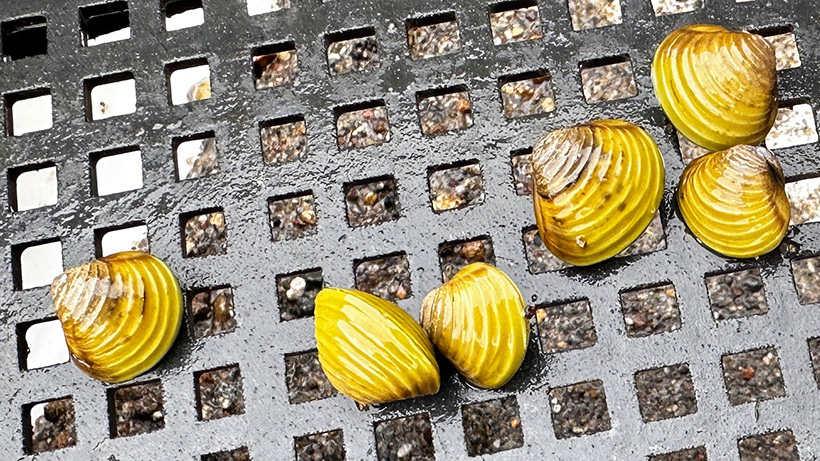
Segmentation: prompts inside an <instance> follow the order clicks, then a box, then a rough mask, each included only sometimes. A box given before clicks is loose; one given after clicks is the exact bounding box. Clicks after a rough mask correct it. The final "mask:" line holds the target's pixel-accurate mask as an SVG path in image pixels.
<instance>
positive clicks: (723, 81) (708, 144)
mask: <svg viewBox="0 0 820 461" xmlns="http://www.w3.org/2000/svg"><path fill="white" fill-rule="evenodd" d="M776 71H777V61H776V59H775V53H774V50H773V49H772V47H771V46H769V44H768V42H766V39H764V38H763V37H761V36H759V35H756V34H752V33H750V32H743V31H734V30H728V29H725V28H723V27H720V26H714V25H706V24H698V25H690V26H684V27H682V28H680V29H678V30H676V31H674V32H672V33H671V34H669V35H668V36H667V37H666V38H665V39H664V41H663V42H662V43H661V44H660V46H659V47H658V49H657V51H655V58H654V59H653V61H652V83H653V85H654V87H655V94H656V95H657V97H658V100H659V101H660V103H661V107H663V110H664V112H665V113H666V116H667V117H669V120H670V121H671V122H672V124H673V125H675V128H677V130H678V131H680V132H681V134H683V135H684V136H686V138H688V139H689V140H690V141H692V142H694V143H695V144H697V145H699V146H701V147H705V148H706V149H709V150H710V151H716V150H721V149H727V148H729V147H732V146H735V145H738V144H754V145H757V144H760V143H761V142H763V140H764V138H765V137H766V134H767V133H768V132H769V130H770V129H771V127H772V125H773V124H774V120H775V116H776V115H777V76H776Z"/></svg>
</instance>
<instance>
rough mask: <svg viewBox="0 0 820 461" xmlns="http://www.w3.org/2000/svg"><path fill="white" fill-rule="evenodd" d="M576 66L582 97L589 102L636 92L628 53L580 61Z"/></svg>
mask: <svg viewBox="0 0 820 461" xmlns="http://www.w3.org/2000/svg"><path fill="white" fill-rule="evenodd" d="M578 67H579V68H580V71H581V83H582V84H583V91H584V97H585V98H586V100H587V102H588V103H590V104H592V103H597V102H601V101H615V100H619V99H626V98H631V97H633V96H635V95H637V94H638V87H637V85H636V83H635V77H634V74H633V71H632V61H631V60H630V58H629V55H628V54H621V55H617V56H606V57H603V58H596V59H590V60H588V61H581V62H580V63H579V64H578Z"/></svg>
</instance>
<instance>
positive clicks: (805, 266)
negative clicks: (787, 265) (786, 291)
mask: <svg viewBox="0 0 820 461" xmlns="http://www.w3.org/2000/svg"><path fill="white" fill-rule="evenodd" d="M792 277H794V286H795V288H796V289H797V299H798V300H799V301H800V304H814V303H820V256H814V257H811V258H805V259H795V260H793V261H792Z"/></svg>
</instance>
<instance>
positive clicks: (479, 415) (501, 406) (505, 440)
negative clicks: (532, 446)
mask: <svg viewBox="0 0 820 461" xmlns="http://www.w3.org/2000/svg"><path fill="white" fill-rule="evenodd" d="M520 418H521V417H520V416H519V412H518V400H516V398H515V396H509V397H504V398H500V399H495V400H488V401H485V402H478V403H470V404H467V405H463V406H462V407H461V423H462V425H463V426H464V442H465V443H466V444H467V454H468V455H469V456H479V455H488V454H491V453H498V452H499V451H505V450H511V449H513V448H518V447H521V446H523V445H524V432H523V430H522V428H521V419H520Z"/></svg>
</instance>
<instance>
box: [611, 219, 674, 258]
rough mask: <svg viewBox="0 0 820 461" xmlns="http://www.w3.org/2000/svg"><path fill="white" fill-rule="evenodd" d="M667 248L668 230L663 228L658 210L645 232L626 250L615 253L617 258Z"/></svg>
mask: <svg viewBox="0 0 820 461" xmlns="http://www.w3.org/2000/svg"><path fill="white" fill-rule="evenodd" d="M665 248H666V232H665V231H664V230H663V221H662V220H661V215H660V213H658V212H656V213H655V216H654V217H653V218H652V221H649V224H648V225H647V226H646V229H644V231H643V233H642V234H641V235H639V236H638V238H636V239H635V241H634V242H632V243H631V244H630V245H629V246H628V247H626V249H624V251H622V252H620V253H618V254H616V255H615V257H616V258H624V257H627V256H636V255H643V254H647V253H652V252H653V251H660V250H663V249H665Z"/></svg>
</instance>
